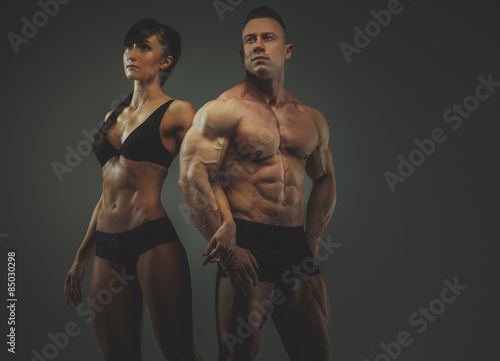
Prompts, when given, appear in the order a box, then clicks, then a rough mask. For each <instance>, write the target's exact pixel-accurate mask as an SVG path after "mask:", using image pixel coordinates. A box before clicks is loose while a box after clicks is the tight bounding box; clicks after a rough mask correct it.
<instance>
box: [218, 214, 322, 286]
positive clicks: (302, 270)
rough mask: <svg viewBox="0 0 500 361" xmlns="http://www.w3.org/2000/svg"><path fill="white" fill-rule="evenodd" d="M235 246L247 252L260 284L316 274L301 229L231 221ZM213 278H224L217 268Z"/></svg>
mask: <svg viewBox="0 0 500 361" xmlns="http://www.w3.org/2000/svg"><path fill="white" fill-rule="evenodd" d="M234 222H235V223H236V245H237V246H239V247H242V248H245V249H248V250H249V251H250V252H251V253H252V254H253V256H254V257H255V259H256V260H257V263H258V265H259V268H258V269H257V277H258V279H259V281H262V282H272V283H282V284H283V283H284V284H287V283H290V284H293V282H294V280H295V279H297V278H307V277H309V276H313V275H317V274H318V273H320V271H319V267H318V266H317V265H316V263H315V261H314V257H313V255H312V252H311V248H310V247H309V244H308V242H307V239H306V234H305V232H304V227H303V226H298V227H283V226H275V225H271V224H265V223H258V222H253V221H248V220H244V219H238V218H235V219H234ZM217 277H227V275H226V273H225V272H224V271H223V270H222V267H221V266H220V264H219V265H218V271H217Z"/></svg>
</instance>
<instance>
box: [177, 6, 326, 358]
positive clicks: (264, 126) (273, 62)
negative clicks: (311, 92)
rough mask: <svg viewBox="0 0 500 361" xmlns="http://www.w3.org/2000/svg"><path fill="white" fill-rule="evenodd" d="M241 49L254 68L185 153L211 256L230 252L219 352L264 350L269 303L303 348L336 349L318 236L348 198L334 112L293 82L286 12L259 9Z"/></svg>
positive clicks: (300, 354) (206, 118)
mask: <svg viewBox="0 0 500 361" xmlns="http://www.w3.org/2000/svg"><path fill="white" fill-rule="evenodd" d="M240 55H241V59H242V62H243V64H244V65H245V68H246V77H245V80H243V81H242V82H241V83H239V84H237V85H236V86H234V87H233V88H231V89H229V90H228V91H226V92H224V93H223V94H222V95H220V96H219V98H217V99H216V100H214V101H211V102H209V103H207V104H206V105H205V106H203V107H202V108H201V109H200V110H199V111H198V113H197V114H196V116H195V118H194V122H193V127H192V128H191V129H190V130H189V131H188V133H187V134H186V137H185V139H184V142H183V146H182V149H181V155H180V179H179V187H180V188H181V191H182V194H183V197H184V200H185V202H186V206H187V208H188V211H189V214H190V217H191V219H192V220H193V222H194V223H195V224H196V226H197V227H198V229H199V230H200V231H201V233H202V234H203V235H204V237H205V238H206V239H207V240H208V241H209V244H208V247H207V249H206V250H205V252H204V253H203V255H205V256H207V258H206V260H205V262H204V264H207V263H210V262H218V263H219V272H218V274H217V289H216V295H217V301H216V303H217V304H216V307H217V310H216V312H217V333H218V340H219V350H220V354H219V360H220V361H222V360H238V361H240V360H253V359H254V357H255V355H256V353H257V350H258V348H259V342H260V328H261V327H262V324H263V323H264V321H265V320H266V318H267V317H268V316H269V315H271V316H272V318H273V321H274V324H275V325H276V328H277V330H278V332H279V334H280V337H281V339H282V341H283V344H284V346H285V348H286V350H287V352H288V354H289V356H290V358H291V359H292V360H307V361H316V360H327V359H328V352H329V338H330V306H329V299H328V295H327V293H326V289H325V284H324V281H323V277H322V275H321V273H319V268H318V266H319V257H318V244H319V241H320V236H321V234H322V232H323V231H324V229H325V227H326V225H327V223H328V222H329V220H330V218H331V215H332V212H333V209H334V207H335V203H336V190H335V175H334V169H333V164H332V155H331V152H330V150H329V148H328V138H329V129H328V124H327V122H326V120H325V118H324V117H323V116H322V114H321V113H320V112H319V111H317V110H315V109H313V108H311V107H309V106H307V105H305V104H304V103H303V102H301V101H300V100H299V99H297V98H296V97H294V96H292V95H291V94H289V93H287V92H286V91H285V89H284V88H283V81H284V67H285V61H286V60H287V59H289V58H290V57H291V55H292V45H291V44H288V43H287V32H286V28H285V25H284V23H283V20H282V19H281V17H280V16H279V15H278V14H277V13H275V12H274V11H273V10H271V9H269V8H267V7H261V8H257V9H254V10H253V11H251V12H250V13H249V14H248V17H247V21H246V23H245V27H244V29H243V32H242V49H241V50H240ZM305 173H307V175H308V176H309V177H310V178H311V179H312V180H313V188H312V191H311V194H310V197H309V201H308V204H307V219H306V222H307V223H306V231H305V232H304V229H303V226H302V225H303V221H304V201H303V196H302V191H303V185H304V175H305Z"/></svg>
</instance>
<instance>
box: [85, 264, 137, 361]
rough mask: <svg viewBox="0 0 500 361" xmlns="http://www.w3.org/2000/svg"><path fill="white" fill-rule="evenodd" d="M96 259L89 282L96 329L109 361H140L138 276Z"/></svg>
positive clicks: (105, 356) (106, 358)
mask: <svg viewBox="0 0 500 361" xmlns="http://www.w3.org/2000/svg"><path fill="white" fill-rule="evenodd" d="M122 271H123V268H122V267H120V266H118V265H117V264H115V263H113V262H111V261H109V260H107V259H104V258H101V257H98V256H96V257H95V258H94V264H93V266H92V276H91V280H90V299H91V307H92V309H93V312H94V319H93V324H94V329H95V332H96V335H97V339H98V340H99V344H100V345H101V348H102V350H103V353H104V359H105V360H106V361H140V360H141V329H142V311H143V304H142V291H141V288H140V286H139V282H138V280H137V277H136V276H133V275H132V276H130V275H125V274H124V273H123V272H122Z"/></svg>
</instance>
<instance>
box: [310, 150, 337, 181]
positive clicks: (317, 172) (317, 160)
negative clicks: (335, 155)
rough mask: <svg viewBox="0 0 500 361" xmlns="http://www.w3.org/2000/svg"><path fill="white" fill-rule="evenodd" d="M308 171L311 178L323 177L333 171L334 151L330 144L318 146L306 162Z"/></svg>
mask: <svg viewBox="0 0 500 361" xmlns="http://www.w3.org/2000/svg"><path fill="white" fill-rule="evenodd" d="M306 172H307V175H308V176H309V178H311V179H313V180H314V179H317V178H321V177H322V176H324V175H325V174H328V173H333V160H332V152H331V151H330V148H328V146H324V145H323V146H318V147H316V149H315V150H314V152H313V153H312V154H311V155H310V156H309V158H308V159H307V162H306Z"/></svg>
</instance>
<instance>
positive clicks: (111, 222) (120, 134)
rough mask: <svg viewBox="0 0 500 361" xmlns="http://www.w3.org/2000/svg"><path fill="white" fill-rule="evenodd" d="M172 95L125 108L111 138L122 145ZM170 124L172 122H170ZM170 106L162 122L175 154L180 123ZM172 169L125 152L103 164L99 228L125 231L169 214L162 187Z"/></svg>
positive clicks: (166, 141)
mask: <svg viewBox="0 0 500 361" xmlns="http://www.w3.org/2000/svg"><path fill="white" fill-rule="evenodd" d="M166 100H168V99H162V100H161V101H159V102H155V103H154V104H152V105H151V106H148V107H147V108H146V107H144V109H142V110H141V111H139V110H134V111H131V110H128V108H127V109H125V110H124V111H123V113H122V114H120V116H119V117H118V119H117V122H116V124H115V125H114V126H113V128H112V129H111V130H110V132H109V133H108V136H107V139H108V141H109V142H110V143H111V144H112V145H113V146H114V147H115V148H119V147H120V146H121V144H123V142H124V141H125V139H126V138H127V136H128V135H130V133H131V132H132V131H133V130H134V129H136V128H137V127H138V126H139V125H140V124H141V123H142V122H143V121H144V120H146V118H147V117H148V116H149V115H150V114H151V113H152V112H153V111H154V110H155V109H157V108H158V107H159V106H160V105H162V104H163V103H164V102H165V101H166ZM169 124H170V125H169ZM172 124H173V120H172V119H171V115H170V113H169V111H168V110H167V111H166V112H165V115H164V117H163V119H162V123H161V126H160V135H161V138H162V142H163V145H164V146H165V148H167V150H168V151H169V152H170V153H171V154H172V156H175V155H176V154H177V153H178V151H179V144H178V143H179V141H178V140H177V137H176V131H177V129H176V127H175V126H174V125H172ZM167 172H168V170H167V169H166V168H165V167H162V166H161V165H158V164H155V163H152V162H148V161H140V162H138V161H133V160H129V159H127V158H125V157H124V156H123V155H120V156H115V157H113V158H111V159H110V160H109V161H108V162H107V163H106V164H105V165H104V167H103V168H102V175H103V190H102V203H101V208H100V211H99V213H98V216H97V227H96V229H97V230H99V231H103V232H121V231H125V230H128V229H130V228H133V227H135V226H138V225H140V224H142V223H144V222H147V221H149V220H154V219H157V218H161V217H164V216H166V215H167V213H166V211H165V209H164V208H163V206H162V204H161V199H160V196H161V189H162V185H163V182H164V180H165V178H166V176H167Z"/></svg>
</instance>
